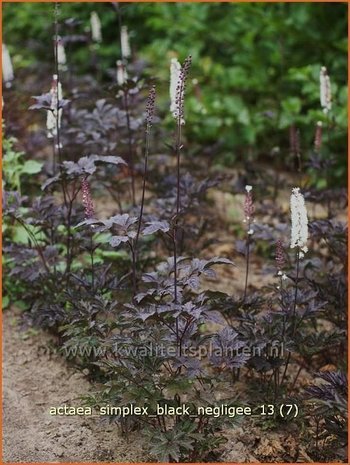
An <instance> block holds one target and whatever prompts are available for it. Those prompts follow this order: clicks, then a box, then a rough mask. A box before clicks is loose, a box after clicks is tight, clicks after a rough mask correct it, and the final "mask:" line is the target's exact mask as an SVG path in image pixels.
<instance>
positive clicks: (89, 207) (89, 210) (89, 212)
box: [81, 178, 95, 220]
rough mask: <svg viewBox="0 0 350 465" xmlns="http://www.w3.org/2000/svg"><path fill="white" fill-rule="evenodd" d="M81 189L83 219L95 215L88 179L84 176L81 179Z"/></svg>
mask: <svg viewBox="0 0 350 465" xmlns="http://www.w3.org/2000/svg"><path fill="white" fill-rule="evenodd" d="M81 190H82V194H83V206H84V208H85V219H86V220H89V219H90V218H93V217H94V215H95V210H94V203H93V200H92V196H91V189H90V184H89V181H88V180H87V179H86V178H83V179H82V180H81Z"/></svg>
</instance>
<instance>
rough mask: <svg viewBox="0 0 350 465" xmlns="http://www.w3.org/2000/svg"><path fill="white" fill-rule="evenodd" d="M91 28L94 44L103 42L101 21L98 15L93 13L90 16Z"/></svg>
mask: <svg viewBox="0 0 350 465" xmlns="http://www.w3.org/2000/svg"><path fill="white" fill-rule="evenodd" d="M90 26H91V37H92V40H93V41H94V42H97V43H101V42H102V33H101V21H100V18H99V16H98V14H97V13H96V11H93V12H92V13H91V16H90Z"/></svg>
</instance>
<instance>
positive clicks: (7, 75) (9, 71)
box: [2, 44, 14, 87]
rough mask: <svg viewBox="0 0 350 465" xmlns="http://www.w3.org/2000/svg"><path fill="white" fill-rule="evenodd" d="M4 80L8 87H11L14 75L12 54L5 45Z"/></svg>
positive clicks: (3, 55) (3, 50)
mask: <svg viewBox="0 0 350 465" xmlns="http://www.w3.org/2000/svg"><path fill="white" fill-rule="evenodd" d="M2 79H3V81H4V83H5V85H6V87H11V81H13V79H14V73H13V66H12V61H11V57H10V53H9V51H8V48H7V47H6V45H5V44H2Z"/></svg>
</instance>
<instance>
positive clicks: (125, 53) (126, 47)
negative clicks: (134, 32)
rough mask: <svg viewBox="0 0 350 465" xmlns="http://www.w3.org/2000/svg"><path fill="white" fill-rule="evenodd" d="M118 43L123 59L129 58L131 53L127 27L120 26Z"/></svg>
mask: <svg viewBox="0 0 350 465" xmlns="http://www.w3.org/2000/svg"><path fill="white" fill-rule="evenodd" d="M120 44H121V49H122V58H123V60H124V59H126V58H129V57H130V55H131V49H130V42H129V33H128V27H127V26H122V29H121V32H120Z"/></svg>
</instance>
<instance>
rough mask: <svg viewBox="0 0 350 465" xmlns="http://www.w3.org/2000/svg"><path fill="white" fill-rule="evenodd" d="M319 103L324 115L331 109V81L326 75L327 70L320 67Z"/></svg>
mask: <svg viewBox="0 0 350 465" xmlns="http://www.w3.org/2000/svg"><path fill="white" fill-rule="evenodd" d="M320 102H321V107H322V108H323V111H324V113H328V112H329V111H331V109H332V91H331V80H330V78H329V76H328V73H327V68H326V67H325V66H322V68H321V71H320Z"/></svg>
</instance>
